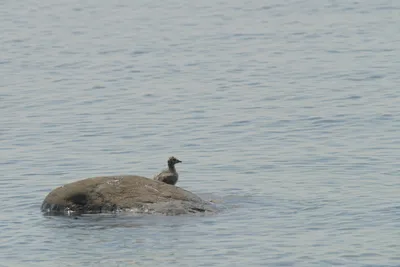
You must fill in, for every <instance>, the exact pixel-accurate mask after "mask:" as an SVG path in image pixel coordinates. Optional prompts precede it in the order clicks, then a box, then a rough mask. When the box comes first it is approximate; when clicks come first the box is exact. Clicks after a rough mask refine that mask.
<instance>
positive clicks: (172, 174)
mask: <svg viewBox="0 0 400 267" xmlns="http://www.w3.org/2000/svg"><path fill="white" fill-rule="evenodd" d="M181 162H182V161H180V160H179V159H177V158H175V157H170V158H169V159H168V161H167V163H168V169H165V170H163V171H162V172H160V173H159V174H157V175H156V176H154V178H153V179H154V180H156V181H160V182H164V183H166V184H170V185H175V184H176V182H178V177H179V175H178V173H177V172H176V169H175V164H177V163H181Z"/></svg>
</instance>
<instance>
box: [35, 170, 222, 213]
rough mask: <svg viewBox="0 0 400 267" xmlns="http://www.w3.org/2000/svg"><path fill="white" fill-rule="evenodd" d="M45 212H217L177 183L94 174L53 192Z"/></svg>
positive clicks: (46, 201)
mask: <svg viewBox="0 0 400 267" xmlns="http://www.w3.org/2000/svg"><path fill="white" fill-rule="evenodd" d="M41 210H42V212H45V213H46V214H49V215H57V214H64V215H69V214H84V213H108V212H117V211H130V212H135V213H160V214H166V215H180V214H194V213H205V212H215V211H216V210H215V208H214V207H213V205H212V204H211V203H210V202H206V201H204V200H202V199H201V198H200V197H198V196H196V195H195V194H193V193H191V192H189V191H186V190H184V189H182V188H179V187H176V186H174V185H169V184H166V183H163V182H159V181H154V180H151V179H148V178H145V177H140V176H133V175H122V176H104V177H94V178H88V179H84V180H80V181H77V182H73V183H70V184H66V185H64V186H61V187H58V188H56V189H54V190H53V191H51V192H50V193H49V194H48V195H47V197H46V198H45V199H44V201H43V204H42V207H41Z"/></svg>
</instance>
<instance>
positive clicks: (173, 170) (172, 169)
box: [168, 163, 176, 172]
mask: <svg viewBox="0 0 400 267" xmlns="http://www.w3.org/2000/svg"><path fill="white" fill-rule="evenodd" d="M168 169H169V170H170V171H171V172H176V170H175V164H170V163H168Z"/></svg>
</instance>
